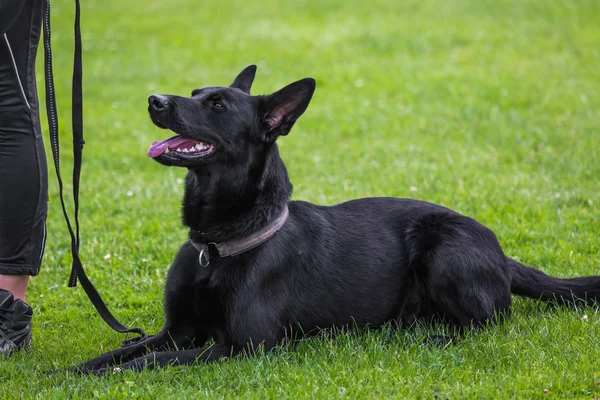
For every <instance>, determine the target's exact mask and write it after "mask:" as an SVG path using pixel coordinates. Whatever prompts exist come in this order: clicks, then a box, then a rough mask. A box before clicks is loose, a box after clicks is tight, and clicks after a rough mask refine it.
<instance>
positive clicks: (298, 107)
mask: <svg viewBox="0 0 600 400" xmlns="http://www.w3.org/2000/svg"><path fill="white" fill-rule="evenodd" d="M315 86H316V83H315V80H314V79H312V78H304V79H302V80H299V81H297V82H294V83H292V84H290V85H288V86H286V87H284V88H283V89H281V90H278V91H277V92H275V93H273V94H270V95H268V96H264V97H262V101H261V103H262V104H261V105H262V107H261V109H262V111H261V114H262V125H263V126H262V128H263V132H264V134H265V139H266V140H267V141H274V140H275V139H277V137H279V136H285V135H287V134H288V133H289V132H290V129H292V126H294V123H295V122H296V120H297V119H298V118H300V116H301V115H302V114H303V113H304V111H306V107H308V103H310V99H312V96H313V93H314V92H315Z"/></svg>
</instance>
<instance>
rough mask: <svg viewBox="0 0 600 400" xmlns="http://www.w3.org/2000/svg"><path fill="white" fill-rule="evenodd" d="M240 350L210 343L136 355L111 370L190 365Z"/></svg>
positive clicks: (99, 371)
mask: <svg viewBox="0 0 600 400" xmlns="http://www.w3.org/2000/svg"><path fill="white" fill-rule="evenodd" d="M241 352H242V349H241V348H236V347H234V346H230V345H212V346H205V347H200V348H197V349H189V350H180V351H159V352H156V353H152V354H147V355H145V356H142V357H138V358H136V359H134V360H131V361H129V362H126V363H124V364H123V365H121V366H120V367H114V368H113V369H112V371H121V370H134V371H141V370H143V369H155V368H159V367H165V366H169V365H171V366H175V365H190V364H194V363H196V362H212V361H218V360H219V359H221V358H227V357H235V356H237V355H238V354H240V353H241ZM110 371H111V368H110V367H109V368H107V369H101V370H97V371H95V372H97V373H104V372H110Z"/></svg>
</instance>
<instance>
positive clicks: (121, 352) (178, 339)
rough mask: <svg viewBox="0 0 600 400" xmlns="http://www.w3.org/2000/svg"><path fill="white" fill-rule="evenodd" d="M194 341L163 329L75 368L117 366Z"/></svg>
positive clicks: (76, 369)
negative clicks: (150, 353)
mask: <svg viewBox="0 0 600 400" xmlns="http://www.w3.org/2000/svg"><path fill="white" fill-rule="evenodd" d="M204 340H205V339H203V340H202V343H203V342H204ZM193 342H194V340H190V338H187V337H183V336H182V335H175V334H173V333H172V332H171V331H169V330H167V329H163V330H162V331H160V332H159V333H158V334H156V335H154V336H150V337H148V338H147V339H145V340H143V341H141V342H139V343H135V344H133V345H130V346H126V347H121V348H119V349H116V350H113V351H109V352H107V353H104V354H102V355H100V356H98V357H96V358H94V359H92V360H89V361H87V362H85V363H83V364H81V365H79V366H77V367H75V368H74V369H73V370H75V371H77V372H83V373H89V372H95V371H98V370H104V369H105V368H107V367H110V366H117V365H120V364H121V363H126V362H128V361H130V360H133V359H136V358H138V357H140V356H142V355H144V354H146V353H149V352H151V351H155V350H160V351H165V350H169V349H172V348H178V347H183V346H185V345H189V344H191V345H193Z"/></svg>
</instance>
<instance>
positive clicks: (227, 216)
mask: <svg viewBox="0 0 600 400" xmlns="http://www.w3.org/2000/svg"><path fill="white" fill-rule="evenodd" d="M255 72H256V67H255V66H250V67H248V68H246V69H245V70H243V71H242V72H241V73H240V74H239V75H238V77H237V78H236V79H235V81H234V82H233V84H232V85H231V86H230V87H212V86H210V87H205V88H203V89H197V90H194V91H193V92H192V96H191V97H179V96H163V95H153V96H150V98H149V99H148V102H149V107H148V110H149V112H150V117H151V119H152V121H153V122H154V123H155V124H156V125H157V126H159V127H161V128H165V129H170V130H172V131H174V132H175V133H177V136H175V137H173V138H171V139H167V140H165V141H162V142H155V143H153V144H152V146H151V147H150V150H149V151H148V155H149V156H151V157H153V158H154V159H155V160H156V161H158V162H160V163H162V164H165V165H173V166H180V167H186V168H188V169H189V172H188V174H187V178H186V184H185V195H184V199H183V222H184V224H185V225H186V226H188V227H189V228H190V233H189V237H190V241H188V242H186V243H184V244H183V246H182V247H181V249H180V250H179V253H178V254H177V256H176V257H175V261H174V263H173V265H172V267H171V269H170V271H169V275H168V279H167V284H166V288H165V313H166V324H165V326H164V328H163V330H162V331H161V332H160V333H158V334H157V335H155V336H151V337H149V338H147V339H145V340H143V341H140V342H138V343H136V344H134V345H130V346H128V347H124V348H120V349H117V350H114V351H112V352H109V353H106V354H104V355H101V356H99V357H97V358H95V359H93V360H91V361H88V362H86V363H84V364H82V365H81V366H79V367H78V369H79V370H81V371H86V372H94V373H98V372H103V371H105V370H106V368H111V367H113V366H114V367H116V366H120V367H121V368H124V369H141V368H144V367H150V368H151V367H158V366H163V365H183V364H192V363H194V362H196V361H199V362H200V361H213V360H218V359H219V358H222V357H230V356H234V355H237V354H240V353H242V352H245V351H252V350H254V349H256V348H257V347H261V348H264V349H265V350H269V349H271V348H273V347H274V346H276V345H277V344H279V343H281V342H282V341H283V340H284V339H286V338H289V337H294V336H295V335H296V334H299V333H310V332H312V331H315V330H317V329H318V328H328V327H346V326H358V327H374V328H376V327H379V326H381V325H382V324H384V323H386V322H391V323H394V324H395V325H396V326H407V325H410V324H411V323H412V322H413V321H415V320H416V319H432V318H438V317H440V318H442V319H443V320H445V321H448V322H451V323H452V324H454V325H455V326H458V327H463V328H467V327H477V326H481V325H484V324H485V323H486V322H487V321H490V320H494V318H495V316H496V315H499V316H502V315H503V314H505V313H506V312H507V311H508V309H509V307H510V305H511V293H512V294H516V295H521V296H528V297H533V298H537V299H542V300H546V301H551V300H557V301H558V302H563V303H565V302H566V303H570V302H584V303H588V304H589V303H592V302H595V301H597V300H600V277H599V276H594V277H584V278H574V279H558V278H553V277H550V276H548V275H546V274H544V273H543V272H541V271H539V270H536V269H533V268H530V267H527V266H524V265H522V264H520V263H518V262H517V261H515V260H513V259H511V258H508V257H507V256H505V255H504V253H503V252H502V249H501V248H500V245H499V244H498V241H497V239H496V236H495V235H494V233H493V232H492V231H491V230H489V229H488V228H486V227H485V226H482V225H481V224H479V223H478V222H476V221H475V220H473V219H471V218H468V217H465V216H463V215H460V214H458V213H456V212H454V211H451V210H449V209H446V208H444V207H441V206H437V205H434V204H430V203H426V202H422V201H416V200H408V199H396V198H367V199H360V200H353V201H349V202H346V203H342V204H338V205H335V206H331V207H323V206H318V205H314V204H310V203H306V202H302V201H290V200H289V199H290V196H291V194H292V184H291V183H290V181H289V178H288V174H287V171H286V167H285V165H284V163H283V161H282V159H281V158H280V156H279V152H278V150H277V144H276V140H277V138H278V137H279V136H282V135H287V134H288V133H289V131H290V129H291V128H292V126H293V125H294V123H295V122H296V120H297V119H298V118H299V117H300V115H302V113H303V112H304V111H305V110H306V107H307V106H308V103H309V102H310V100H311V97H312V95H313V92H314V90H315V81H314V80H313V79H310V78H307V79H302V80H300V81H298V82H295V83H292V84H291V85H289V86H286V87H285V88H283V89H281V90H279V91H277V92H275V93H273V94H271V95H266V96H251V95H250V87H251V85H252V81H253V80H254V75H255ZM209 339H214V344H211V345H209V346H206V342H207V341H208V340H209ZM175 349H176V350H175Z"/></svg>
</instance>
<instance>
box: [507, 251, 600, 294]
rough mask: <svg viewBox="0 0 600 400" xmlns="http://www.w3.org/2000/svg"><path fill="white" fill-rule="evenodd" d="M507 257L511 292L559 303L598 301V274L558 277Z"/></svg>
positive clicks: (599, 292) (599, 290) (599, 277)
mask: <svg viewBox="0 0 600 400" xmlns="http://www.w3.org/2000/svg"><path fill="white" fill-rule="evenodd" d="M507 259H508V262H509V264H510V267H511V270H512V281H511V285H510V291H511V293H513V294H516V295H518V296H525V297H533V298H535V299H540V300H544V301H556V302H559V303H585V304H592V303H594V302H600V276H584V277H580V278H569V279H560V278H555V277H552V276H549V275H546V274H545V273H543V272H542V271H540V270H538V269H535V268H532V267H528V266H526V265H523V264H521V263H519V262H518V261H515V260H513V259H512V258H508V257H507Z"/></svg>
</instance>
